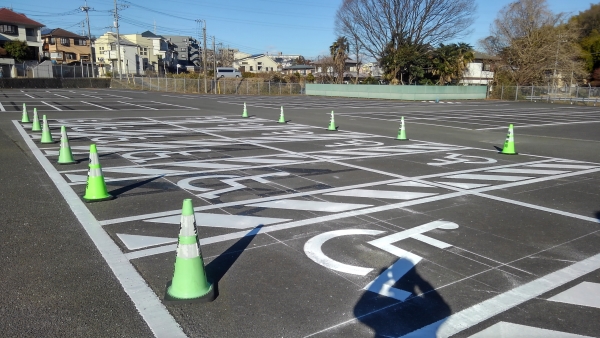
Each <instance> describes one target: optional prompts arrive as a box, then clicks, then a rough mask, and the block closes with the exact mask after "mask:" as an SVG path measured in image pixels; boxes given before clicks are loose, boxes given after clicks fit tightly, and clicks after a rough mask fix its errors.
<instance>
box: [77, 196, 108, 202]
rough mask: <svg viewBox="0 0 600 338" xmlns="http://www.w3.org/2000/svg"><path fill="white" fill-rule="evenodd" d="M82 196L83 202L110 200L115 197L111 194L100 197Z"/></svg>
mask: <svg viewBox="0 0 600 338" xmlns="http://www.w3.org/2000/svg"><path fill="white" fill-rule="evenodd" d="M82 198H83V200H84V201H85V203H93V202H102V201H108V200H112V199H113V198H115V197H114V196H113V195H108V196H106V197H100V198H89V197H85V196H83V197H82Z"/></svg>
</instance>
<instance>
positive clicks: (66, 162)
mask: <svg viewBox="0 0 600 338" xmlns="http://www.w3.org/2000/svg"><path fill="white" fill-rule="evenodd" d="M56 163H58V164H75V163H79V162H78V161H64V162H56Z"/></svg>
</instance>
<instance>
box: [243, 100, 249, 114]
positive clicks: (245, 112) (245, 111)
mask: <svg viewBox="0 0 600 338" xmlns="http://www.w3.org/2000/svg"><path fill="white" fill-rule="evenodd" d="M242 117H248V111H247V110H246V102H244V112H242Z"/></svg>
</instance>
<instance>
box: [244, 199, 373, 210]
mask: <svg viewBox="0 0 600 338" xmlns="http://www.w3.org/2000/svg"><path fill="white" fill-rule="evenodd" d="M247 206H249V207H259V208H274V209H289V210H306V211H322V212H341V211H347V210H354V209H360V208H366V207H370V206H371V205H368V204H352V203H335V202H317V201H303V200H291V199H285V200H279V201H272V202H263V203H254V204H248V205H247Z"/></svg>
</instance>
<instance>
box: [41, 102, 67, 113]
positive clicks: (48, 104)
mask: <svg viewBox="0 0 600 338" xmlns="http://www.w3.org/2000/svg"><path fill="white" fill-rule="evenodd" d="M40 102H41V103H43V104H45V105H47V106H48V107H51V108H54V109H55V110H58V111H62V109H60V108H58V107H55V106H53V105H51V104H50V103H47V102H44V101H40Z"/></svg>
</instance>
